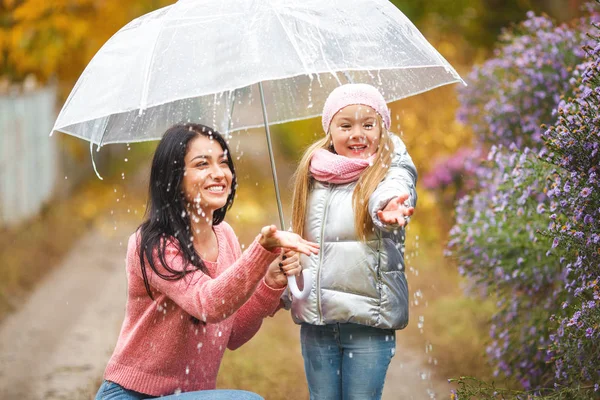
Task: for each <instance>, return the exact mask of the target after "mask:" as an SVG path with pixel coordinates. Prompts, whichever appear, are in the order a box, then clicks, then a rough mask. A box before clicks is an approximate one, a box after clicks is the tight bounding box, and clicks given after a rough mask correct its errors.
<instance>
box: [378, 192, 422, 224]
mask: <svg viewBox="0 0 600 400" xmlns="http://www.w3.org/2000/svg"><path fill="white" fill-rule="evenodd" d="M408 198H409V195H408V193H402V194H401V195H400V196H398V197H395V198H393V199H392V200H390V201H389V203H387V205H386V206H385V208H384V209H383V210H379V211H377V217H378V218H379V220H380V221H381V222H382V223H384V224H386V225H393V224H398V225H399V226H404V225H406V217H410V216H411V215H413V212H415V208H414V207H407V206H405V205H404V202H405V201H406V200H408Z"/></svg>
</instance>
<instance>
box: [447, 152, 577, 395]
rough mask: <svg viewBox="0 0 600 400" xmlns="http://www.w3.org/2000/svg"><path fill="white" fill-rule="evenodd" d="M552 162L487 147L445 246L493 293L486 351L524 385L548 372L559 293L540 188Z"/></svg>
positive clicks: (498, 369)
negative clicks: (473, 188) (493, 308)
mask: <svg viewBox="0 0 600 400" xmlns="http://www.w3.org/2000/svg"><path fill="white" fill-rule="evenodd" d="M550 171H551V166H549V165H548V164H546V163H542V162H540V161H539V160H538V159H537V157H536V154H535V153H534V152H532V151H530V150H529V149H526V150H525V151H524V152H520V151H518V150H517V148H516V147H515V146H512V147H511V148H510V149H506V148H503V147H502V146H499V147H495V146H494V147H492V150H491V152H490V154H489V156H488V162H487V163H486V164H485V168H479V169H478V170H477V171H476V176H477V178H478V182H479V187H478V190H477V191H475V192H474V193H473V194H470V195H467V196H465V197H463V198H462V199H460V200H459V202H458V205H457V208H456V215H457V217H456V225H455V226H454V227H453V228H452V229H451V231H450V241H449V243H448V251H449V254H451V255H452V256H453V257H455V258H456V259H457V261H458V264H459V270H460V273H461V274H462V275H464V276H467V277H468V278H469V280H470V281H471V282H473V283H474V284H475V285H476V287H477V289H478V290H479V292H481V291H482V290H483V291H485V293H486V295H491V296H494V297H495V298H496V299H498V304H497V306H498V311H497V312H496V313H495V314H494V315H493V317H492V327H491V330H490V336H491V343H490V345H489V346H488V348H487V349H486V350H487V353H488V356H489V358H490V360H491V361H492V363H493V364H494V366H495V371H494V373H495V375H498V374H500V373H502V374H504V375H505V376H509V377H514V378H516V379H517V380H519V382H520V383H521V384H522V385H523V387H525V388H527V389H529V388H532V387H540V386H544V385H545V384H547V383H549V382H550V381H551V379H552V377H553V375H554V371H553V369H552V366H551V365H549V364H548V363H547V361H548V360H549V358H550V357H549V356H548V355H547V354H546V351H545V350H544V348H545V347H546V346H547V345H548V344H549V343H550V339H549V336H550V331H549V323H548V317H549V316H550V315H551V314H552V313H554V312H555V310H556V309H557V308H559V307H558V306H557V304H558V305H560V304H561V302H563V301H565V300H566V299H565V298H564V295H563V292H562V290H561V289H560V285H557V281H560V280H561V275H562V273H563V272H562V268H561V264H560V255H559V254H558V251H551V252H548V249H549V248H550V247H551V244H552V239H551V238H548V237H545V236H542V235H539V234H538V231H539V230H540V229H545V228H546V227H547V216H546V215H545V211H546V210H547V209H548V207H550V200H549V198H548V196H547V195H546V194H545V193H544V190H543V189H544V186H545V184H546V177H547V176H548V174H549V173H550Z"/></svg>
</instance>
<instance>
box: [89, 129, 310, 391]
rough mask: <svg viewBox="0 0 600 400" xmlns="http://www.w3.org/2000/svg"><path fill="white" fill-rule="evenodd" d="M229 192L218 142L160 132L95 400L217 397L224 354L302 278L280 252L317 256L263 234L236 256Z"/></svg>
mask: <svg viewBox="0 0 600 400" xmlns="http://www.w3.org/2000/svg"><path fill="white" fill-rule="evenodd" d="M235 188H236V176H235V170H234V165H233V160H232V157H231V154H230V152H229V148H228V146H227V143H226V142H225V140H224V139H223V137H222V136H221V135H220V134H219V133H218V132H216V131H214V130H212V129H211V128H209V127H206V126H203V125H198V124H185V125H176V126H173V127H172V128H170V129H168V130H167V131H166V133H165V134H164V136H163V138H162V140H161V141H160V143H159V144H158V147H157V149H156V152H155V154H154V158H153V161H152V168H151V173H150V185H149V200H148V207H147V219H146V221H145V222H144V223H142V225H141V226H140V228H139V229H138V230H137V232H135V233H134V234H133V235H131V237H130V239H129V244H128V249H127V260H126V271H127V281H128V282H127V287H128V291H127V293H128V294H127V296H128V298H127V307H126V314H125V320H124V322H123V326H122V328H121V333H120V335H119V339H118V341H117V345H116V348H115V351H114V353H113V355H112V357H111V359H110V361H109V363H108V366H107V367H106V370H105V373H104V379H105V381H104V382H103V384H102V386H101V387H100V389H99V391H98V394H97V397H96V399H142V398H151V397H156V396H164V395H169V394H173V393H177V394H179V393H181V392H191V391H204V390H212V389H214V388H215V386H216V378H217V372H218V370H219V365H220V363H221V359H222V357H223V353H224V352H225V348H229V349H232V350H234V349H236V348H238V347H239V346H241V345H242V344H244V343H245V342H247V341H248V340H249V339H250V338H252V336H253V335H254V334H255V333H256V332H257V330H258V329H259V327H260V325H261V323H262V319H263V318H264V317H266V316H268V315H271V314H272V313H274V312H275V311H276V310H277V308H278V306H279V302H280V300H279V299H280V296H281V294H282V292H283V290H284V288H285V286H286V284H287V275H291V274H297V273H298V272H299V270H300V267H299V265H298V263H297V262H295V263H294V262H290V261H289V260H287V262H286V261H284V262H282V263H281V267H280V265H279V263H277V262H273V261H274V260H275V259H276V258H277V257H278V254H279V253H280V252H281V250H280V249H279V248H284V249H287V250H294V251H298V252H300V253H304V254H307V255H308V254H315V253H317V252H318V246H317V245H316V244H314V243H310V242H308V241H305V240H303V239H302V238H301V237H300V236H298V235H296V234H293V233H291V232H282V231H278V230H277V229H276V228H275V226H267V227H264V228H263V229H262V230H261V232H260V234H259V235H258V236H257V237H256V239H255V240H254V242H253V243H252V244H251V245H250V246H249V247H248V249H247V250H246V251H245V252H244V253H243V254H242V252H241V249H240V245H239V243H238V241H237V239H236V236H235V233H234V232H233V230H232V229H231V227H230V226H229V225H228V224H227V223H226V222H224V221H223V219H224V218H225V215H226V212H227V210H228V209H229V208H230V207H231V206H232V204H233V200H234V197H235ZM270 265H271V266H270ZM246 393H247V392H246ZM238 394H239V393H238ZM219 395H221V396H222V398H234V399H235V398H237V397H235V394H234V393H233V392H231V391H228V392H227V393H221V394H219V393H214V392H213V393H210V394H209V395H208V397H206V398H211V399H215V398H221V397H217V396H219ZM179 398H181V396H180V397H179ZM194 398H196V399H199V398H204V397H200V394H195V395H194Z"/></svg>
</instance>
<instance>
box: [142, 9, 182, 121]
mask: <svg viewBox="0 0 600 400" xmlns="http://www.w3.org/2000/svg"><path fill="white" fill-rule="evenodd" d="M172 10H173V8H171V9H169V11H167V13H166V14H165V17H164V19H162V20H160V25H159V28H158V32H157V33H156V38H155V39H154V45H153V46H152V52H151V53H150V59H149V60H148V64H147V67H146V74H145V77H144V82H143V84H144V86H143V88H142V99H141V102H140V108H139V114H138V115H141V114H142V113H143V112H144V110H145V109H146V105H147V104H148V92H149V91H150V82H149V81H150V70H151V69H152V66H153V65H154V54H155V53H156V46H157V44H158V37H159V36H160V34H161V33H162V30H163V27H164V24H165V21H167V20H168V19H167V16H168V15H169V14H170V13H171V11H172Z"/></svg>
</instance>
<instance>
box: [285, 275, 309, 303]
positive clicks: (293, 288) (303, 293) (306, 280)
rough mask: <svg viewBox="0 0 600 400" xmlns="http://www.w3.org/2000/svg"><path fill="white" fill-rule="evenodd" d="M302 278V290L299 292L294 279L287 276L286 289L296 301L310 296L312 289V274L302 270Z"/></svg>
mask: <svg viewBox="0 0 600 400" xmlns="http://www.w3.org/2000/svg"><path fill="white" fill-rule="evenodd" d="M302 277H303V278H304V290H302V291H300V289H299V288H298V284H297V283H296V277H295V276H294V275H292V276H288V287H289V288H290V291H291V292H292V294H293V295H294V297H295V298H296V299H298V300H304V299H305V298H307V297H308V295H309V294H310V290H311V289H312V274H311V273H310V271H309V270H308V269H304V270H302Z"/></svg>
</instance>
